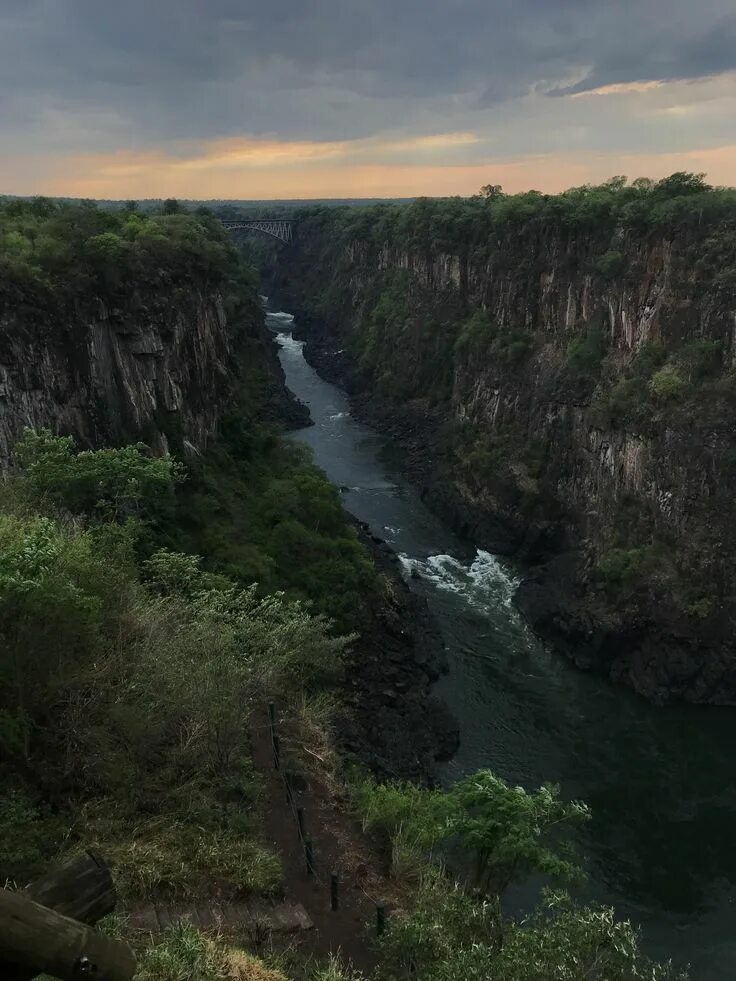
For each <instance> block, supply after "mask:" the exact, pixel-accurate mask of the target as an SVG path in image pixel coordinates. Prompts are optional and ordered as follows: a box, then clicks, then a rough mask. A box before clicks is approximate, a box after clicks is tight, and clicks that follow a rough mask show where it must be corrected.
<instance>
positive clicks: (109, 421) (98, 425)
mask: <svg viewBox="0 0 736 981" xmlns="http://www.w3.org/2000/svg"><path fill="white" fill-rule="evenodd" d="M230 354H231V341H230V339H229V335H228V329H227V322H226V317H225V313H224V310H223V305H222V299H221V297H220V296H219V295H218V294H206V293H203V292H200V291H197V290H194V289H192V291H191V294H190V296H188V297H187V301H186V303H179V304H178V305H174V304H172V305H166V304H160V305H157V306H155V307H154V306H152V307H148V308H146V307H141V308H139V309H137V310H136V311H135V313H133V312H131V311H120V310H110V309H108V308H106V307H105V306H104V305H102V304H100V308H99V312H98V314H97V316H95V317H89V316H87V317H85V318H84V319H80V320H74V321H71V320H69V321H67V322H57V323H54V324H53V325H48V324H34V323H33V320H32V318H31V317H29V316H28V315H27V314H25V315H24V316H23V317H22V318H21V317H20V316H16V317H13V318H12V319H9V318H6V319H5V320H4V321H3V322H2V323H0V463H2V464H3V465H7V462H8V459H9V456H10V452H11V449H12V446H13V445H14V443H15V442H16V441H17V439H18V437H19V436H20V435H21V433H22V431H23V429H24V428H25V427H26V426H30V427H34V428H39V427H42V426H44V427H49V428H51V429H52V430H54V431H55V432H59V433H69V434H72V435H74V436H75V437H76V438H77V440H78V441H79V443H80V444H81V445H83V446H98V445H101V444H103V443H112V444H115V443H121V442H126V441H133V440H143V441H144V442H146V443H148V444H149V445H150V446H151V447H152V449H153V450H154V451H156V452H161V453H163V452H166V451H167V450H168V449H169V448H170V444H171V443H172V442H173V443H175V444H176V448H177V450H182V449H183V450H185V451H188V452H190V453H193V452H202V451H203V450H204V449H206V447H207V444H208V441H209V440H210V439H211V437H212V436H213V434H214V432H215V430H216V428H217V424H218V420H219V418H220V415H221V413H222V411H223V408H224V407H225V406H227V404H228V402H229V400H230V396H231V387H232V385H231V379H230V376H229V371H228V360H229V358H230Z"/></svg>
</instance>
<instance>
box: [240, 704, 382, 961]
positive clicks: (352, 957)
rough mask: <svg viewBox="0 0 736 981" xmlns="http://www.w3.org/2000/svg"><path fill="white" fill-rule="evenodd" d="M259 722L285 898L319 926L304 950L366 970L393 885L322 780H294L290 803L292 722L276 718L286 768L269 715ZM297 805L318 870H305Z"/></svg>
mask: <svg viewBox="0 0 736 981" xmlns="http://www.w3.org/2000/svg"><path fill="white" fill-rule="evenodd" d="M260 715H261V713H259V717H258V718H256V719H254V726H253V735H252V750H253V760H254V763H255V766H256V768H257V770H258V771H259V772H260V774H261V776H262V778H263V780H264V783H265V808H264V809H265V815H266V838H267V840H268V842H269V843H270V844H271V846H272V847H273V848H274V850H275V851H276V852H277V853H278V854H280V855H281V858H282V862H283V867H284V881H285V889H284V891H285V900H286V902H287V903H289V904H298V905H301V906H303V907H304V909H305V910H306V912H307V914H308V916H309V918H310V919H311V920H312V923H313V924H314V927H313V929H312V930H309V931H304V932H302V934H301V937H302V939H301V943H302V944H303V945H304V947H305V948H306V949H307V950H308V951H310V952H312V953H314V954H317V955H320V956H326V955H328V954H338V953H340V954H341V955H342V957H343V958H344V959H345V960H348V961H351V962H352V963H353V965H354V966H355V967H356V968H358V969H360V970H367V969H369V968H370V967H372V966H373V965H374V964H375V962H376V959H377V958H376V953H375V950H374V940H375V935H376V901H385V902H386V905H387V909H389V908H390V906H391V901H392V898H393V899H395V888H394V886H393V884H392V883H391V882H390V881H389V880H387V879H386V878H385V877H384V876H383V875H382V869H381V867H380V860H379V859H378V857H377V855H376V850H375V847H373V846H372V844H371V842H370V841H369V840H368V838H367V837H366V835H365V834H363V832H362V831H361V828H360V825H359V824H358V823H357V822H356V821H354V820H353V819H352V818H351V817H350V816H349V815H346V814H345V813H344V812H343V811H341V810H340V809H338V808H337V807H335V804H334V801H333V799H332V795H331V794H330V793H329V791H328V789H327V788H326V786H325V785H324V784H323V783H322V782H321V781H320V780H319V778H316V777H314V776H313V775H308V774H299V775H297V778H296V779H295V780H292V781H291V782H292V786H293V791H292V801H291V802H287V794H286V783H285V770H286V768H287V766H288V764H287V759H288V756H289V753H288V747H289V725H288V720H283V719H279V720H278V721H277V731H278V733H279V739H280V743H281V756H282V762H281V768H280V769H279V770H278V771H277V770H276V769H275V766H274V753H273V747H272V742H271V734H270V731H269V727H268V712H267V711H266V710H265V709H264V711H263V713H262V718H261V717H260ZM297 808H301V809H303V813H304V823H305V835H306V837H308V838H309V837H311V839H312V842H313V852H314V873H313V874H312V875H309V874H308V873H307V868H306V858H305V849H304V842H303V841H302V839H301V836H300V834H299V828H298V822H297ZM332 872H336V873H337V874H338V882H339V885H338V903H339V906H338V909H337V911H333V910H332V909H331V904H330V877H331V873H332Z"/></svg>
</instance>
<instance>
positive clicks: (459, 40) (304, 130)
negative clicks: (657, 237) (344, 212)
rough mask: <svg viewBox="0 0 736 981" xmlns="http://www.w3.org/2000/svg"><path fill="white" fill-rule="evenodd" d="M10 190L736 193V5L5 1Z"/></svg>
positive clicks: (0, 48) (116, 193)
mask: <svg viewBox="0 0 736 981" xmlns="http://www.w3.org/2000/svg"><path fill="white" fill-rule="evenodd" d="M0 147H1V150H0V193H16V194H31V193H46V194H58V195H71V196H89V197H114V198H128V197H133V198H142V197H162V196H176V197H188V198H221V197H228V198H268V197H279V198H280V197H290V198H291V197H293V198H297V197H302V198H303V197H347V196H351V197H372V196H410V195H417V194H468V193H473V192H475V191H476V190H477V189H478V188H479V187H480V185H482V184H487V183H494V184H502V185H503V187H504V189H506V190H509V191H515V190H522V189H526V188H529V187H536V188H539V189H540V190H545V191H553V190H558V189H561V188H563V187H568V186H570V185H574V184H580V183H583V182H585V181H596V180H601V179H604V178H606V177H609V176H611V175H613V174H626V175H628V176H629V177H636V176H654V177H657V176H662V175H664V174H667V173H671V172H672V171H674V170H683V169H684V170H696V171H705V172H706V173H707V174H708V176H709V178H710V179H711V181H712V182H714V183H717V184H734V183H736V4H735V3H734V0H259V2H258V3H256V2H254V0H0Z"/></svg>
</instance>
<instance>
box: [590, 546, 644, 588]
mask: <svg viewBox="0 0 736 981" xmlns="http://www.w3.org/2000/svg"><path fill="white" fill-rule="evenodd" d="M651 557H652V555H651V549H650V548H649V547H646V546H645V547H643V548H628V549H626V548H612V549H610V550H609V551H608V552H606V553H605V555H603V556H601V558H600V560H599V562H598V573H599V575H600V576H601V578H602V579H603V580H604V581H605V582H606V583H610V584H611V585H617V586H618V585H625V584H627V583H630V582H631V581H632V580H634V579H636V578H638V576H639V575H640V574H641V573H642V572H643V571H644V569H645V567H646V566H647V565H648V564H649V562H650V560H651Z"/></svg>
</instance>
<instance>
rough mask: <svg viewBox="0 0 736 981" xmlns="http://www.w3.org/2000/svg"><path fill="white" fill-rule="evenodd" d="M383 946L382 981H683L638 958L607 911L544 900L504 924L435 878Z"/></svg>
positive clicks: (563, 899) (626, 930) (627, 934)
mask: <svg viewBox="0 0 736 981" xmlns="http://www.w3.org/2000/svg"><path fill="white" fill-rule="evenodd" d="M380 946H381V952H382V954H383V962H382V965H381V968H380V969H379V972H378V974H379V978H385V979H389V978H391V979H393V978H397V977H417V978H421V979H422V981H459V979H462V981H550V979H551V978H556V979H560V981H591V979H595V981H604V979H605V981H640V979H643V978H647V979H648V981H685V975H684V974H681V973H680V972H678V971H676V970H675V969H673V968H672V966H671V965H670V964H657V963H655V962H653V961H651V960H650V959H649V958H648V957H647V956H646V955H644V954H642V953H641V951H640V950H639V940H638V935H637V932H636V930H635V929H634V928H633V927H632V926H631V924H630V923H627V922H619V921H617V920H616V918H615V915H614V911H613V910H612V909H610V908H608V907H605V906H597V905H591V906H578V905H577V904H575V903H573V902H572V901H571V900H570V899H569V897H567V896H565V895H564V894H562V895H558V894H554V893H546V894H545V897H544V901H543V903H542V905H541V907H540V908H539V909H538V910H537V911H535V912H534V913H533V914H532V915H531V916H528V917H526V918H525V919H523V920H521V921H518V922H517V921H512V920H505V919H504V918H503V917H502V915H501V912H500V910H499V908H498V905H497V904H496V903H489V902H487V901H479V900H477V899H473V898H471V897H470V896H468V895H467V894H466V893H465V892H464V891H463V890H462V889H460V888H458V886H457V885H455V884H453V883H451V882H449V881H448V880H447V879H446V878H445V877H443V876H440V875H435V876H427V878H426V879H425V881H424V883H423V885H422V887H421V888H420V890H419V891H418V894H417V896H416V899H415V902H414V904H413V905H412V907H411V908H410V910H409V911H408V913H406V914H405V915H399V916H394V917H392V918H391V920H390V923H389V929H388V930H387V932H386V934H385V936H384V937H383V939H382V940H381V944H380Z"/></svg>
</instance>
